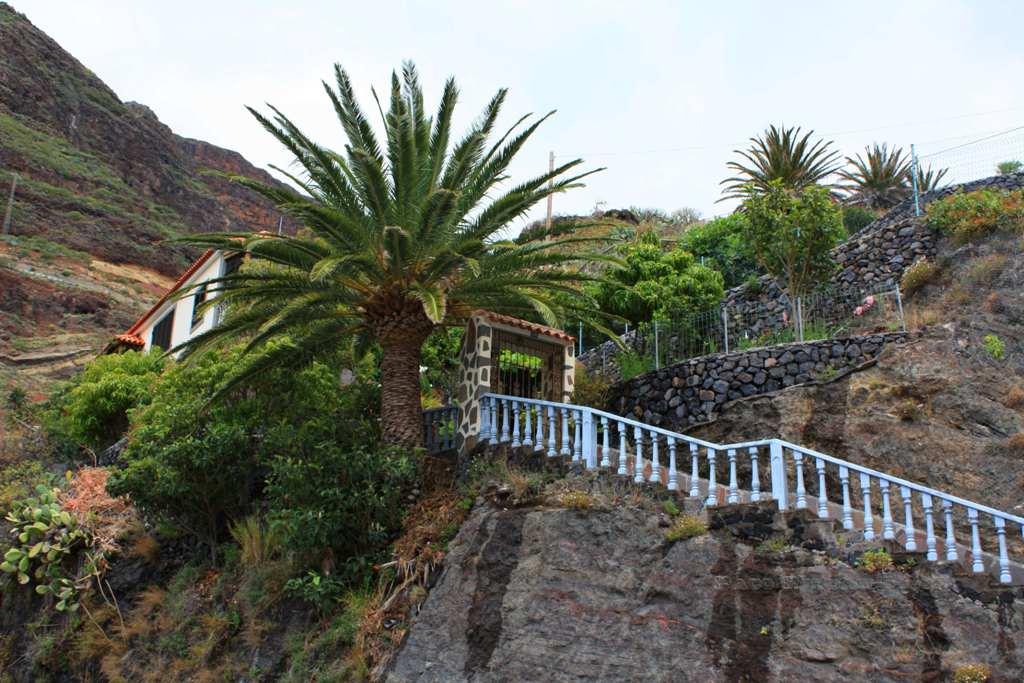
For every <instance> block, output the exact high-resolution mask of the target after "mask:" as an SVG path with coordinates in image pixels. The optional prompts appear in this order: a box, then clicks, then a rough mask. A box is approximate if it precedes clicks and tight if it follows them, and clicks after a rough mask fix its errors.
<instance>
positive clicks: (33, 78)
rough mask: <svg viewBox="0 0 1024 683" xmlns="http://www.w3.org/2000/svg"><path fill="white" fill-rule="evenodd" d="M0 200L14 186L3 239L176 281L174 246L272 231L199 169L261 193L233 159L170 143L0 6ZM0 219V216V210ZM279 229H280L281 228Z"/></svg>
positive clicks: (256, 209)
mask: <svg viewBox="0 0 1024 683" xmlns="http://www.w3.org/2000/svg"><path fill="white" fill-rule="evenodd" d="M0 169H3V171H4V173H3V175H2V176H0V190H2V192H0V194H2V196H3V199H4V202H3V208H6V200H7V196H8V192H9V190H10V185H11V176H10V175H9V173H8V172H9V171H10V172H14V173H17V174H18V175H19V176H20V177H19V181H18V187H17V191H16V194H15V203H14V211H13V221H12V233H13V234H16V235H33V236H40V237H45V238H46V239H49V240H51V241H55V242H58V243H60V244H64V245H67V246H70V247H73V248H75V249H78V250H81V251H85V252H87V253H89V254H92V255H94V256H97V257H99V258H102V259H104V260H107V261H112V262H115V263H132V264H139V265H145V266H150V267H152V268H154V269H156V270H159V271H161V272H163V273H165V274H167V275H176V274H177V273H178V272H180V270H181V268H182V267H183V265H184V264H185V263H187V257H188V254H187V253H186V251H185V250H182V249H180V248H170V247H166V246H164V247H161V248H159V249H155V248H154V244H155V243H157V242H159V241H161V240H164V239H166V238H167V237H169V236H173V235H176V234H181V233H187V232H197V231H214V230H218V231H220V230H260V229H267V230H276V229H277V225H278V218H279V214H278V212H277V211H276V210H275V209H274V208H273V207H272V206H271V205H270V203H269V202H267V201H265V200H263V199H262V198H260V197H258V196H257V195H255V194H254V193H252V192H250V191H248V190H243V189H242V188H239V187H234V186H232V185H231V184H230V183H228V182H227V181H225V180H221V179H218V178H211V177H209V176H207V175H204V174H203V171H204V170H205V169H213V170H216V171H223V172H228V173H237V174H241V175H246V176H250V177H253V178H258V179H260V180H263V181H267V182H273V179H272V178H271V177H270V176H269V175H268V174H267V173H266V172H264V171H261V170H259V169H256V168H255V167H254V166H252V165H251V164H249V163H248V162H247V161H245V160H244V159H243V158H242V157H241V156H240V155H238V154H237V153H235V152H231V151H230V150H226V149H221V148H219V147H216V146H214V145H210V144H209V143H205V142H201V141H197V140H187V139H184V138H181V137H179V136H177V135H175V134H174V133H173V132H171V130H170V128H168V127H167V126H165V125H164V124H162V123H161V122H160V121H159V119H157V117H156V115H155V114H154V113H153V112H152V111H151V110H150V109H149V108H147V107H145V106H143V105H140V104H137V103H134V102H127V103H125V102H122V101H121V100H120V99H118V97H117V95H116V94H115V93H114V92H113V91H112V90H110V88H108V87H107V86H106V85H105V84H104V83H103V82H102V81H101V80H100V79H99V78H97V77H96V75H95V74H93V73H92V72H91V71H89V70H88V69H87V68H86V67H84V66H83V65H82V64H81V63H80V62H78V60H76V59H75V58H74V57H72V56H71V55H70V54H68V53H67V52H65V51H64V50H63V49H61V47H60V46H59V45H58V44H57V43H56V42H54V41H53V40H52V39H51V38H49V37H48V36H47V35H46V34H44V33H43V32H42V31H40V30H39V29H37V28H36V27H35V26H33V25H32V24H31V22H29V20H28V19H27V18H26V17H25V16H23V15H21V14H18V13H17V12H16V11H15V10H14V8H12V7H11V6H10V5H8V4H6V3H3V2H0ZM0 214H2V210H0ZM289 227H290V226H289Z"/></svg>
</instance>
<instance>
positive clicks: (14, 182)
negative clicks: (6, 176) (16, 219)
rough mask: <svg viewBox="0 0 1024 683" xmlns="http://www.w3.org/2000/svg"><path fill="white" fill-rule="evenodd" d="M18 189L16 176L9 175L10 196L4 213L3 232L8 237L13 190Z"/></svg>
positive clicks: (12, 207) (12, 206)
mask: <svg viewBox="0 0 1024 683" xmlns="http://www.w3.org/2000/svg"><path fill="white" fill-rule="evenodd" d="M17 187H18V174H17V173H12V174H11V196H10V198H9V199H8V200H7V211H5V212H4V232H3V234H5V235H8V234H10V232H11V211H12V210H13V209H14V190H15V188H17Z"/></svg>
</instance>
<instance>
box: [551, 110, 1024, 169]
mask: <svg viewBox="0 0 1024 683" xmlns="http://www.w3.org/2000/svg"><path fill="white" fill-rule="evenodd" d="M1022 110H1024V107H1011V108H1009V109H993V110H991V111H983V112H974V113H972V114H957V115H955V116H946V117H943V118H937V119H929V120H927V121H910V122H907V123H895V124H888V125H884V126H877V127H874V128H861V129H858V130H847V131H839V132H829V133H821V134H820V135H821V136H822V137H837V136H842V135H854V134H858V133H871V132H873V131H878V130H890V129H893V128H905V127H908V126H923V125H929V124H932V123H941V122H943V121H953V120H958V119H965V118H971V117H976V116H988V115H990V114H1003V113H1006V112H1012V111H1022ZM1004 132H1008V131H1004ZM957 137H967V136H964V135H962V136H957ZM953 139H956V138H955V137H953V138H943V139H941V140H931V141H926V142H925V143H924V144H929V143H931V142H942V141H944V140H953ZM747 142H749V140H743V141H740V142H725V143H721V144H718V145H688V146H682V147H664V148H659V149H644V150H627V151H614V152H577V153H574V154H557V155H555V156H556V157H559V158H566V157H574V158H575V157H588V158H589V157H602V156H632V155H642V154H671V153H675V152H699V151H706V150H718V149H722V148H723V147H732V146H736V145H745V144H747ZM966 144H970V143H966ZM937 153H938V152H936V154H937Z"/></svg>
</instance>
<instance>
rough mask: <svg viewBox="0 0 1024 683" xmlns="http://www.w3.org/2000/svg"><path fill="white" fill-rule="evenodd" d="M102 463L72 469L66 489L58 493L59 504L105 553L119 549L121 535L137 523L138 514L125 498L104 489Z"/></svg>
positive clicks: (104, 481)
mask: <svg viewBox="0 0 1024 683" xmlns="http://www.w3.org/2000/svg"><path fill="white" fill-rule="evenodd" d="M109 476H110V472H108V471H107V470H106V469H105V468H103V467H83V468H82V469H80V470H78V472H76V473H75V476H74V478H73V479H72V480H71V484H70V485H69V486H68V489H67V491H65V492H64V493H62V494H61V497H60V504H61V507H62V508H64V509H65V510H67V511H68V512H70V513H71V514H72V515H74V516H75V518H76V519H77V520H78V523H79V524H80V525H81V526H82V527H83V528H85V529H88V530H89V532H90V533H91V534H92V537H93V549H94V550H98V551H101V552H103V553H105V554H107V555H110V554H113V553H115V552H117V551H119V550H120V549H121V544H120V542H121V539H122V538H124V536H125V535H126V534H127V533H128V531H129V530H131V529H132V528H133V527H134V526H136V525H137V522H138V516H137V515H136V514H135V509H134V508H133V507H132V506H131V504H129V503H128V500H127V499H126V498H120V497H119V498H114V497H112V496H111V495H110V494H109V493H107V478H108V477H109Z"/></svg>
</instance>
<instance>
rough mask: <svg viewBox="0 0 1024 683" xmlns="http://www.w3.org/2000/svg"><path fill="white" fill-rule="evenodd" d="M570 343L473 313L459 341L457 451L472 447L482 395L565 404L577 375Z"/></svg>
mask: <svg viewBox="0 0 1024 683" xmlns="http://www.w3.org/2000/svg"><path fill="white" fill-rule="evenodd" d="M575 341H576V339H575V337H573V336H572V335H569V334H566V333H565V332H563V331H561V330H556V329H553V328H550V327H545V326H544V325H538V324H537V323H531V322H529V321H526V320H520V319H519V318H513V317H511V316H507V315H499V314H497V313H491V312H490V311H483V310H480V311H475V312H474V313H473V315H472V316H470V319H469V322H468V323H467V324H466V332H465V334H464V335H463V337H462V350H461V352H460V361H461V363H460V376H459V384H458V389H457V391H456V398H457V400H458V404H459V417H458V425H459V426H458V430H457V433H456V442H457V443H456V446H457V447H458V448H459V449H460V450H462V449H466V450H469V449H472V448H473V447H474V446H475V445H476V441H477V437H478V435H479V434H480V398H481V397H482V396H483V395H484V394H487V393H495V394H503V395H506V396H520V397H523V398H535V399H541V400H546V401H558V402H567V401H568V400H569V399H570V397H571V396H572V392H573V379H574V376H575V372H576V367H575V366H576V359H575V349H574V344H575Z"/></svg>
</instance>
